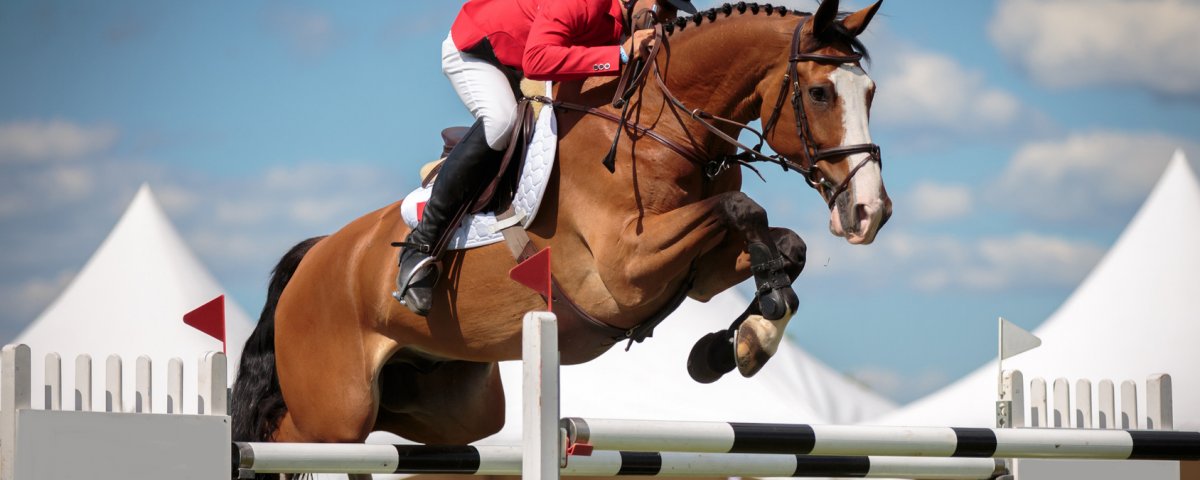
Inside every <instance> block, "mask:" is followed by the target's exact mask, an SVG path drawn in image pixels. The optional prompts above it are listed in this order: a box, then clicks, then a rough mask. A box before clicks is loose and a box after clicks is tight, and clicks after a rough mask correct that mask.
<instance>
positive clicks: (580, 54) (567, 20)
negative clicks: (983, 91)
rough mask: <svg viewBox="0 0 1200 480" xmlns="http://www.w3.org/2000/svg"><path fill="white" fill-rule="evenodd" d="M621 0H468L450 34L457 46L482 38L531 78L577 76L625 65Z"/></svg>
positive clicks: (463, 48)
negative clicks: (622, 58) (623, 60)
mask: <svg viewBox="0 0 1200 480" xmlns="http://www.w3.org/2000/svg"><path fill="white" fill-rule="evenodd" d="M621 8H622V7H621V1H620V0H470V1H468V2H467V3H466V4H464V5H463V7H462V10H460V11H459V12H458V18H455V19H454V25H453V26H451V27H450V37H451V38H453V39H454V45H455V46H456V47H458V50H459V51H469V50H471V49H472V48H474V47H475V46H477V45H479V42H481V41H483V39H484V38H486V39H487V40H488V42H489V43H491V45H492V50H493V51H494V52H495V53H496V58H497V59H499V60H500V63H503V64H505V65H507V66H509V67H512V68H515V69H518V70H521V71H522V72H524V73H525V76H526V77H529V78H531V79H533V80H554V81H564V80H578V79H581V78H584V77H587V76H591V75H614V74H616V73H617V72H618V71H619V70H620V69H621V51H620V49H621V47H620V46H619V45H618V43H620V40H621V34H622V31H623V30H624V26H623V25H622V20H621Z"/></svg>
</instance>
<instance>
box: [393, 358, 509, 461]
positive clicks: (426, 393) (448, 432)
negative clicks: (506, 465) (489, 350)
mask: <svg viewBox="0 0 1200 480" xmlns="http://www.w3.org/2000/svg"><path fill="white" fill-rule="evenodd" d="M379 383H380V387H379V388H380V392H381V394H382V395H383V399H384V400H383V408H382V409H381V410H380V411H379V417H378V419H377V420H376V425H375V428H376V430H384V431H389V432H392V433H395V434H396V435H399V436H401V437H404V438H407V439H409V440H412V441H416V442H421V443H426V444H436V445H465V444H467V443H470V442H474V441H476V440H479V439H481V438H484V437H487V436H490V435H492V434H495V433H496V432H499V431H500V428H501V427H503V426H504V386H503V385H502V384H501V382H500V366H499V365H497V364H495V363H475V362H466V361H452V362H445V363H442V364H440V365H438V366H437V367H436V368H434V369H433V370H432V371H429V372H428V373H419V372H415V371H411V370H407V371H405V370H391V371H385V372H384V373H382V374H381V375H380V378H379ZM389 399H403V400H401V401H396V402H389Z"/></svg>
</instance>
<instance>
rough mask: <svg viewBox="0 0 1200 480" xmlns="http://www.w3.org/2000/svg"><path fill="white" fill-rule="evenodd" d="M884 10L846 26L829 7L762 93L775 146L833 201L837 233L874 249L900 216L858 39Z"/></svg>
mask: <svg viewBox="0 0 1200 480" xmlns="http://www.w3.org/2000/svg"><path fill="white" fill-rule="evenodd" d="M880 3H882V0H881V1H880V2H876V3H875V4H874V5H871V6H870V7H867V8H864V9H862V10H859V11H858V12H855V13H853V14H850V15H847V16H845V17H842V18H839V15H838V2H837V0H825V1H824V2H822V3H821V6H820V7H819V8H818V9H817V12H816V13H815V14H813V15H812V16H811V17H808V18H806V19H804V20H801V23H800V24H799V25H797V26H796V27H795V30H794V31H793V32H790V33H791V41H790V47H789V48H790V53H789V54H788V55H787V57H784V58H783V60H784V61H783V62H781V64H780V65H779V66H778V67H777V72H776V74H772V75H769V76H768V77H767V79H766V80H764V81H763V82H762V83H761V84H760V85H759V87H758V88H759V94H760V95H761V96H762V98H763V102H762V108H763V111H762V118H763V119H765V120H764V130H765V131H766V134H767V142H768V144H770V145H771V148H772V149H774V150H775V151H776V152H777V153H779V154H780V155H782V156H783V157H784V158H785V162H786V163H787V164H788V165H789V166H790V167H792V168H795V169H796V170H798V171H800V172H801V173H803V174H804V175H805V177H806V180H807V181H808V183H809V184H810V185H812V186H813V188H815V189H816V190H817V191H818V192H819V193H820V195H821V197H822V198H824V199H825V202H826V203H827V204H828V205H829V209H830V219H829V230H830V231H831V232H832V233H833V234H834V235H837V236H839V237H845V238H846V241H848V242H850V243H853V244H868V243H871V242H872V241H874V240H875V235H876V233H878V232H879V229H880V228H881V227H883V224H884V223H886V222H887V220H888V218H889V217H890V216H891V214H892V200H891V199H890V198H888V195H887V190H886V189H884V186H883V177H882V174H881V167H882V164H881V163H880V160H881V157H880V156H879V147H878V146H877V145H875V144H873V143H871V133H870V131H869V130H868V128H867V123H868V118H869V116H870V113H869V112H870V109H871V100H872V98H873V97H874V95H875V83H874V82H873V81H871V78H870V77H868V76H867V73H866V72H865V71H863V69H862V66H861V65H860V62H859V60H860V59H861V58H862V54H863V52H862V47H861V44H859V43H858V41H857V40H856V39H855V38H856V37H857V36H858V35H859V34H860V33H862V32H863V30H865V29H866V28H867V24H868V23H869V22H870V21H871V17H872V16H874V15H875V11H876V10H878V9H879V5H880ZM780 77H783V78H784V80H783V84H782V86H781V85H780V83H779V80H778V79H779V78H780Z"/></svg>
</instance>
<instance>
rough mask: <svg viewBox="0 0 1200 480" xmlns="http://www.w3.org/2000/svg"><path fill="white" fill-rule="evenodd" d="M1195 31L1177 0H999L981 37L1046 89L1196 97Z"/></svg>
mask: <svg viewBox="0 0 1200 480" xmlns="http://www.w3.org/2000/svg"><path fill="white" fill-rule="evenodd" d="M1198 24H1200V3H1197V2H1185V1H1181V0H1137V1H1134V0H1037V1H1034V0H1002V1H1001V2H1000V3H999V6H998V8H997V11H996V14H995V16H994V17H993V19H992V22H991V24H990V25H989V27H988V31H989V33H990V36H991V38H992V41H993V42H994V43H995V44H996V46H997V47H998V48H999V49H1000V51H1001V52H1003V54H1004V55H1005V56H1006V57H1008V58H1009V59H1010V60H1012V61H1014V62H1016V63H1017V64H1018V65H1020V66H1021V67H1023V68H1025V69H1026V70H1027V71H1028V72H1029V73H1030V74H1031V75H1032V76H1033V78H1034V79H1036V80H1037V81H1039V82H1041V83H1043V84H1046V85H1050V86H1056V87H1071V86H1080V85H1131V86H1137V87H1142V88H1146V89H1148V90H1151V91H1154V92H1158V93H1163V94H1173V95H1196V94H1200V61H1197V57H1196V45H1200V29H1197V28H1196V25H1198Z"/></svg>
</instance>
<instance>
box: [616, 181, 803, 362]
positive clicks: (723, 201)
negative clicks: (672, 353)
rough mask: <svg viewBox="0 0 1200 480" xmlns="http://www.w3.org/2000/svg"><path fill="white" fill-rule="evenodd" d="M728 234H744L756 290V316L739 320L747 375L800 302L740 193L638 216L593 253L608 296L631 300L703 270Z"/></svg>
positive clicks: (757, 213) (772, 242) (783, 263)
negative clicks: (694, 268)
mask: <svg viewBox="0 0 1200 480" xmlns="http://www.w3.org/2000/svg"><path fill="white" fill-rule="evenodd" d="M728 238H741V239H743V242H744V243H743V244H744V246H745V252H746V255H747V257H748V260H749V261H748V263H747V265H748V266H747V268H748V269H749V271H750V274H751V275H753V276H754V283H755V288H756V292H757V293H756V295H755V298H756V303H757V307H758V310H757V315H756V318H754V319H748V320H747V321H746V322H742V323H743V327H742V328H740V329H739V342H738V361H739V365H743V366H742V367H741V371H742V374H743V375H746V376H750V375H753V374H754V373H755V372H757V371H758V369H759V368H761V366H762V363H763V362H765V358H764V357H767V358H769V357H770V355H771V354H773V353H774V351H775V349H776V348H777V347H778V344H779V341H780V339H781V338H782V335H783V329H784V327H785V326H786V322H787V320H788V318H790V317H791V315H792V312H794V311H795V310H796V307H797V306H799V300H798V299H797V298H796V293H795V292H794V291H792V287H791V283H792V282H791V281H792V278H791V277H789V275H788V268H787V267H788V265H789V262H788V261H787V260H785V258H784V256H783V255H782V254H781V253H780V249H779V246H778V245H777V244H776V239H775V238H773V236H772V234H771V229H770V227H769V226H768V224H767V212H766V210H764V209H763V208H762V206H761V205H759V204H758V203H755V202H754V200H751V199H750V197H748V196H747V195H746V194H745V193H742V192H727V193H722V194H719V195H716V196H713V197H711V198H707V199H704V200H702V201H700V202H696V203H694V204H691V205H687V206H684V207H681V208H677V209H675V210H672V211H670V212H666V213H663V214H658V215H654V216H644V217H641V218H639V219H638V220H636V221H634V222H631V224H629V225H627V227H626V228H625V230H624V231H623V232H622V233H621V235H620V239H619V241H618V242H616V244H614V245H611V246H609V247H608V248H605V249H603V250H598V251H597V252H596V253H598V254H599V255H597V259H598V260H599V261H600V264H601V265H604V267H602V268H601V277H602V278H603V279H604V280H605V285H607V286H608V287H609V289H610V292H611V293H612V294H613V298H614V299H616V300H617V301H618V302H619V303H622V304H624V305H636V304H638V303H640V302H642V301H644V300H645V299H647V298H651V297H653V296H657V295H659V294H661V293H663V292H662V289H663V288H664V285H665V284H668V283H671V282H669V281H668V280H670V279H672V278H682V276H683V275H686V274H687V273H688V271H689V270H690V269H691V268H692V266H693V265H697V268H699V269H704V268H709V267H707V266H706V265H704V263H706V262H703V261H702V258H701V257H704V256H705V255H706V254H707V253H709V252H711V251H713V249H714V248H717V247H718V246H719V245H721V244H722V242H726V241H727V239H728ZM802 245H803V242H801V246H802ZM792 263H794V262H792ZM796 273H797V274H798V273H799V271H798V270H797V271H796ZM708 276H709V275H703V276H697V277H698V279H699V278H703V277H708ZM741 278H745V277H741ZM726 288H727V287H726Z"/></svg>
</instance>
